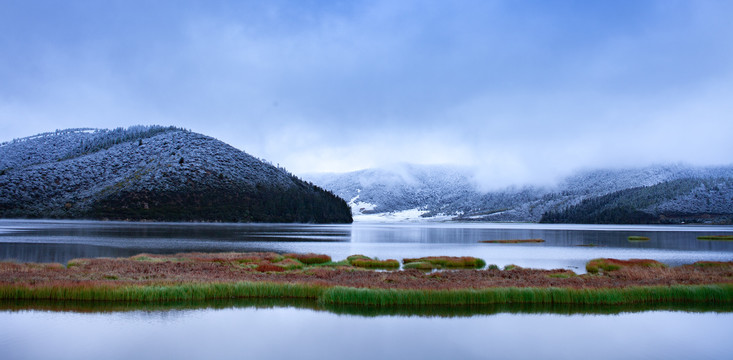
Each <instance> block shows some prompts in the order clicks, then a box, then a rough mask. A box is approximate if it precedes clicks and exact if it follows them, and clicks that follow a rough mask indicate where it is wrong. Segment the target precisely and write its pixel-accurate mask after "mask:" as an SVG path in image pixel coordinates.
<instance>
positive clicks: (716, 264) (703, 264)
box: [692, 261, 733, 268]
mask: <svg viewBox="0 0 733 360" xmlns="http://www.w3.org/2000/svg"><path fill="white" fill-rule="evenodd" d="M692 266H695V267H700V268H727V267H733V262H724V261H698V262H695V263H694V264H692Z"/></svg>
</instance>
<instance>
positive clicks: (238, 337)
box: [0, 306, 733, 359]
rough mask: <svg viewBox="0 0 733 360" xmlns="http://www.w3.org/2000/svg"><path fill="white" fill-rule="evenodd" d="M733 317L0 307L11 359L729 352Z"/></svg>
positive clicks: (3, 342) (0, 335)
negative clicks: (353, 313) (73, 309)
mask: <svg viewBox="0 0 733 360" xmlns="http://www.w3.org/2000/svg"><path fill="white" fill-rule="evenodd" d="M732 323H733V314H732V313H712V312H705V313H689V312H678V311H664V310H662V311H660V310H655V311H646V312H638V313H627V312H621V313H618V314H613V315H605V314H592V315H581V314H571V315H567V314H535V313H523V312H520V313H498V314H491V315H476V316H461V315H458V316H453V317H443V316H441V315H434V316H417V317H416V316H403V315H401V314H394V315H390V316H366V317H365V316H354V315H351V314H349V315H343V314H334V313H330V312H324V311H319V310H313V309H308V308H297V307H291V306H289V307H272V308H269V307H225V308H221V309H213V308H207V309H199V310H187V309H170V310H152V311H127V312H108V313H104V312H101V313H100V312H92V313H78V312H55V311H37V310H24V311H7V310H6V311H0V324H2V325H3V326H1V327H0V351H1V352H2V354H3V358H7V359H43V358H52V359H80V358H88V359H93V358H105V359H127V358H131V357H133V358H136V359H160V358H252V359H291V358H297V359H337V358H348V359H374V358H385V359H395V358H399V359H413V358H417V359H453V358H460V359H487V358H500V359H569V358H570V359H579V358H593V359H619V358H621V359H647V358H664V359H693V358H694V359H708V358H709V359H723V358H728V357H729V356H730V354H731V351H733V343H732V342H730V341H729V335H730V330H731V325H730V324H732Z"/></svg>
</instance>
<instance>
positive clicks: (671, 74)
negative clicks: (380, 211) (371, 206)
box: [0, 1, 733, 187]
mask: <svg viewBox="0 0 733 360" xmlns="http://www.w3.org/2000/svg"><path fill="white" fill-rule="evenodd" d="M732 13H733V3H730V2H723V1H720V2H713V1H710V2H707V1H706V2H703V1H614V2H588V1H562V2H547V1H536V2H533V1H522V2H517V1H452V2H443V1H434V2H432V1H397V2H395V1H364V2H360V1H348V2H343V3H342V2H336V1H334V2H327V1H313V2H310V1H272V2H264V3H263V2H246V1H245V2H240V1H236V2H235V1H232V2H227V1H202V2H196V1H190V2H184V1H170V2H165V1H161V2H156V3H155V4H149V3H148V2H142V1H140V2H137V1H119V2H103V3H102V2H100V3H96V2H59V3H49V2H41V1H38V2H36V1H4V2H2V4H0V54H2V55H0V84H1V85H0V141H6V140H11V139H13V138H17V137H23V136H29V135H33V134H35V133H40V132H45V131H52V130H54V129H62V128H70V127H98V128H114V127H119V126H130V125H135V124H160V125H176V126H182V127H186V128H190V129H191V130H194V131H197V132H201V133H204V134H207V135H210V136H213V137H216V138H218V139H220V140H222V141H225V142H227V143H229V144H232V145H233V146H235V147H237V148H239V149H242V150H244V151H247V152H248V153H250V154H252V155H255V156H258V157H260V158H265V159H268V160H270V161H271V162H273V163H277V164H280V165H281V166H284V167H286V168H288V169H289V170H290V171H292V172H294V173H296V174H298V173H306V172H307V173H312V172H321V171H322V172H340V171H351V170H357V169H363V168H369V167H379V166H385V165H386V164H391V163H398V162H404V163H418V164H456V165H461V166H468V167H475V168H476V169H477V173H478V174H479V178H480V181H481V182H483V183H484V185H486V186H489V187H492V186H505V185H509V184H520V183H548V182H552V181H554V180H555V179H557V178H559V177H561V176H564V175H566V174H568V173H570V172H572V171H575V170H577V169H582V168H598V167H625V166H644V165H649V164H661V163H679V162H684V163H688V164H693V165H722V164H729V163H730V162H731V159H730V154H732V153H733V142H731V141H730V139H729V138H730V134H733V115H732V114H733V102H731V101H730V99H733V85H732V84H733V23H731V22H730V21H729V20H730V14H732Z"/></svg>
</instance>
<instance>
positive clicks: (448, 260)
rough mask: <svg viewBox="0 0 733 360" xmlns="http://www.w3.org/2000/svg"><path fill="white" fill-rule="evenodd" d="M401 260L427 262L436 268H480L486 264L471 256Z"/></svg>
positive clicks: (405, 261) (405, 260) (404, 261)
mask: <svg viewBox="0 0 733 360" xmlns="http://www.w3.org/2000/svg"><path fill="white" fill-rule="evenodd" d="M402 262H403V263H404V264H405V265H407V264H409V263H415V262H423V263H429V264H432V265H433V266H434V267H435V268H438V269H440V268H448V269H460V268H463V269H481V268H483V267H484V266H486V261H484V260H483V259H479V258H475V257H472V256H461V257H458V256H427V257H421V258H405V259H403V260H402Z"/></svg>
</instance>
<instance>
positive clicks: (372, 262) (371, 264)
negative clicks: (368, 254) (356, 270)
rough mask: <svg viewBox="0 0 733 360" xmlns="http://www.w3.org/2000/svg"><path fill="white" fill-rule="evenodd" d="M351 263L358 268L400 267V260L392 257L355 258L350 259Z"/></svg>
mask: <svg viewBox="0 0 733 360" xmlns="http://www.w3.org/2000/svg"><path fill="white" fill-rule="evenodd" d="M351 265H353V266H356V267H360V268H372V269H398V268H399V267H400V262H399V261H397V260H394V259H387V260H379V259H356V260H352V261H351Z"/></svg>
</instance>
